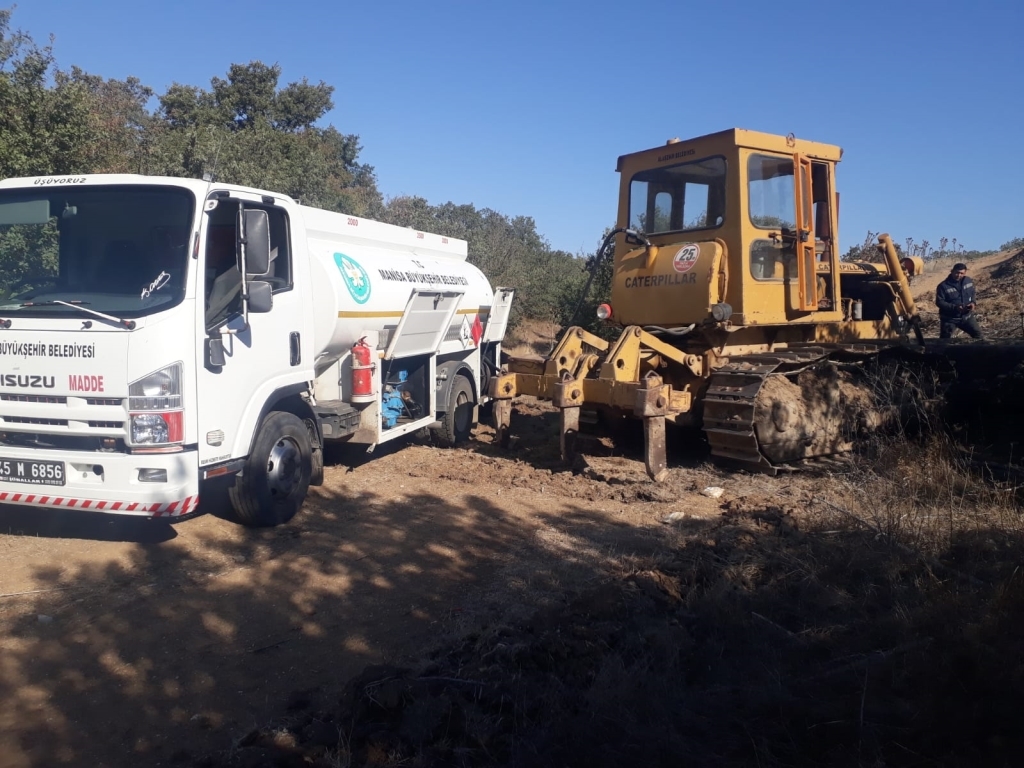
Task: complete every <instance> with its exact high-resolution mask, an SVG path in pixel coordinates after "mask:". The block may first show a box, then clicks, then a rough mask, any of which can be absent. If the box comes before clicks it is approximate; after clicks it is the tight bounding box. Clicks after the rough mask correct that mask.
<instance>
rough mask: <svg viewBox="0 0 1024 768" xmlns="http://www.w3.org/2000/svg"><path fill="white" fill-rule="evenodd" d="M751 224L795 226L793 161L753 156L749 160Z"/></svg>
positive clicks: (784, 158) (773, 227)
mask: <svg viewBox="0 0 1024 768" xmlns="http://www.w3.org/2000/svg"><path fill="white" fill-rule="evenodd" d="M747 191H748V198H749V200H750V223H751V224H753V225H754V226H755V227H758V228H759V229H780V230H781V229H790V230H791V229H794V228H795V227H796V212H795V211H794V210H793V201H794V197H795V195H794V189H793V160H792V158H788V157H772V156H769V155H751V156H750V159H749V160H748V161H747Z"/></svg>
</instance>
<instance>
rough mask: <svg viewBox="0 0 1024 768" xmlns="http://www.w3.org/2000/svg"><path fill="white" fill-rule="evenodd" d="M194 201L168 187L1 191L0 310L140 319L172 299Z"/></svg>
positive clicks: (181, 287)
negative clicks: (79, 310) (82, 310)
mask: <svg viewBox="0 0 1024 768" xmlns="http://www.w3.org/2000/svg"><path fill="white" fill-rule="evenodd" d="M193 206H194V200H193V196H192V194H191V193H190V192H188V191H187V190H184V189H175V188H173V187H155V186H154V187H140V186H105V187H90V186H84V187H65V186H61V187H53V188H42V189H40V188H38V187H33V188H31V189H11V190H0V312H2V313H11V312H17V313H18V314H19V315H28V314H31V315H48V316H60V315H65V314H69V313H70V314H78V313H76V310H75V308H74V307H75V306H76V305H77V306H81V307H87V308H88V309H92V310H95V311H97V312H105V313H110V314H112V315H116V316H118V317H140V316H143V315H149V314H152V313H154V312H157V311H160V310H163V309H167V308H168V307H170V306H173V305H174V304H177V303H178V302H180V301H181V300H182V298H183V297H184V295H185V272H186V269H187V267H188V254H189V236H190V232H191V224H192V215H193V213H192V212H193ZM57 302H66V303H67V304H72V306H70V307H69V306H67V305H66V304H59V303H57Z"/></svg>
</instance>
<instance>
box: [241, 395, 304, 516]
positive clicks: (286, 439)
mask: <svg viewBox="0 0 1024 768" xmlns="http://www.w3.org/2000/svg"><path fill="white" fill-rule="evenodd" d="M312 453H313V451H312V447H311V446H310V443H309V432H308V431H307V430H306V425H305V424H303V423H302V420H301V419H300V418H299V417H298V416H295V415H293V414H291V413H286V412H284V411H271V412H270V413H268V414H267V415H266V417H265V418H264V419H263V421H262V423H261V424H260V426H259V431H258V432H257V433H256V441H255V442H254V443H253V446H252V453H250V454H249V458H248V459H246V461H245V467H244V468H243V470H242V475H241V476H240V477H239V478H238V479H237V480H236V481H235V485H234V487H233V488H231V490H230V491H229V494H230V497H231V506H232V507H234V509H235V514H236V515H237V516H238V519H239V522H241V523H242V524H243V525H248V526H253V527H267V526H273V525H280V524H282V523H286V522H288V521H289V520H291V519H292V518H293V517H295V513H296V512H298V511H299V507H301V506H302V502H303V501H304V500H305V498H306V492H307V491H308V490H309V481H310V477H311V475H312V473H313V457H312Z"/></svg>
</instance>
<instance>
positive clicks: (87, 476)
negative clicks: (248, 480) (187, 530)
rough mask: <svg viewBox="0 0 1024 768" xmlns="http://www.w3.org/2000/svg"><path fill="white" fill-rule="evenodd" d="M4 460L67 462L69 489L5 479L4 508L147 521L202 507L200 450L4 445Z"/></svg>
mask: <svg viewBox="0 0 1024 768" xmlns="http://www.w3.org/2000/svg"><path fill="white" fill-rule="evenodd" d="M0 461H7V462H16V463H17V462H23V463H24V464H26V465H29V463H30V462H36V461H45V462H63V464H64V484H63V485H42V484H35V483H29V482H22V481H18V480H13V479H9V478H3V479H0V504H23V505H28V506H40V507H62V508H65V509H81V510H87V511H91V512H105V513H109V514H116V515H137V516H142V517H180V516H182V515H187V514H189V513H191V512H194V511H195V510H196V508H197V507H198V506H199V458H198V452H197V451H194V450H184V451H179V452H177V453H151V454H124V453H93V452H84V451H81V452H80V451H50V450H47V451H45V452H41V451H36V450H31V449H26V448H18V447H14V446H0ZM22 474H27V473H25V472H23V473H22Z"/></svg>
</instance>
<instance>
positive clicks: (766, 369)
mask: <svg viewBox="0 0 1024 768" xmlns="http://www.w3.org/2000/svg"><path fill="white" fill-rule="evenodd" d="M882 350H883V347H882V345H880V344H855V345H833V344H825V345H808V346H801V347H796V348H790V349H786V350H780V351H778V352H771V353H762V354H751V355H743V356H742V357H739V358H736V359H735V360H734V361H733V362H730V363H729V364H728V365H725V366H722V367H721V368H718V369H716V370H715V372H714V374H712V376H711V378H710V380H709V382H708V387H707V390H706V392H705V395H704V400H703V407H704V413H703V424H704V434H705V435H706V436H707V440H708V443H709V444H710V446H711V453H712V455H714V456H716V457H719V458H721V459H725V460H728V461H730V462H737V463H740V464H742V465H744V466H745V467H746V468H747V469H753V470H757V471H760V472H766V473H769V474H776V473H777V472H778V471H779V470H780V469H792V468H795V467H796V466H799V465H801V464H804V463H806V462H807V461H808V460H810V459H801V460H799V461H795V462H786V463H785V464H784V465H779V464H773V463H772V462H771V461H769V460H768V458H767V457H766V456H765V455H764V454H763V453H762V451H761V447H760V444H759V441H758V436H757V430H756V428H755V413H756V409H757V396H758V393H759V392H760V391H761V388H762V387H763V386H764V383H765V381H767V380H768V378H769V377H770V376H777V375H790V374H795V373H799V372H800V371H802V370H805V369H806V368H809V367H812V366H814V365H817V364H820V363H822V362H824V361H826V360H832V359H834V358H837V357H842V358H843V359H844V360H846V361H847V362H854V361H856V362H861V361H864V360H866V359H868V358H871V357H875V356H877V355H878V354H879V353H880V352H881V351H882ZM813 458H818V457H813Z"/></svg>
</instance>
